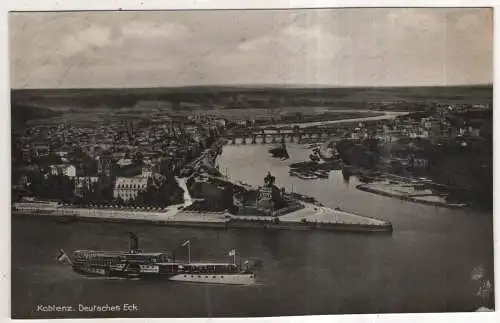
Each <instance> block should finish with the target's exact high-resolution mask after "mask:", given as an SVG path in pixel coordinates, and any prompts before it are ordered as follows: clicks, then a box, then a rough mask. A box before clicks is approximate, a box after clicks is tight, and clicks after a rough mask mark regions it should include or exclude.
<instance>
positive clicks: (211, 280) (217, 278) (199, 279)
mask: <svg viewBox="0 0 500 323" xmlns="http://www.w3.org/2000/svg"><path fill="white" fill-rule="evenodd" d="M73 270H74V271H75V272H77V273H78V274H81V275H86V276H97V277H116V278H128V279H145V280H151V279H154V280H156V279H157V280H169V281H177V282H191V283H204V284H221V285H252V284H254V283H255V274H253V273H227V274H205V273H203V274H202V273H181V274H180V273H164V272H140V271H120V270H111V269H110V268H103V267H93V266H83V267H73Z"/></svg>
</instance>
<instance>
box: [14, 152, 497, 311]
mask: <svg viewBox="0 0 500 323" xmlns="http://www.w3.org/2000/svg"><path fill="white" fill-rule="evenodd" d="M268 149H269V146H266V145H246V146H243V145H239V146H225V147H224V150H223V154H222V156H221V157H220V158H219V166H220V169H221V171H223V172H226V171H227V174H228V175H229V176H230V177H231V178H233V179H235V180H241V181H243V182H247V183H249V184H255V185H259V184H262V182H263V178H264V176H265V175H266V173H267V172H268V171H271V172H272V174H273V175H274V176H276V181H277V184H278V185H279V186H284V187H286V189H288V190H292V189H293V190H294V191H295V192H299V193H304V194H307V195H310V196H315V197H316V198H317V199H318V200H319V201H320V202H322V203H323V204H325V205H328V206H332V207H336V206H339V207H340V208H342V209H343V210H347V211H353V212H356V213H358V214H361V215H368V216H372V217H377V218H381V219H385V220H389V221H391V222H392V223H393V226H394V232H393V233H392V235H386V234H353V233H337V232H315V231H314V232H301V231H299V232H294V231H259V230H248V231H246V230H218V229H188V228H169V227H161V226H153V225H131V224H112V223H106V224H104V223H89V222H76V223H71V224H69V223H67V224H63V223H58V222H54V221H48V220H41V219H35V218H16V217H14V218H13V219H12V315H13V317H15V318H26V317H39V318H43V317H45V318H50V317H116V316H120V317H121V316H123V317H207V316H212V317H217V316H218V317H224V316H276V315H313V314H348V313H388V312H444V311H474V310H475V309H477V308H478V307H480V306H487V307H493V299H492V298H490V299H482V298H479V297H477V296H475V293H476V292H477V291H478V289H479V287H480V285H481V280H474V279H473V275H472V272H473V271H474V269H475V268H476V269H477V268H482V269H483V270H484V273H485V276H484V277H483V279H482V282H484V281H486V280H490V281H491V282H493V216H492V214H491V212H479V211H474V210H468V209H464V210H451V209H446V208H440V207H432V206H426V205H420V204H415V203H410V202H403V201H400V200H397V199H391V198H387V197H382V196H378V195H374V194H370V193H366V192H362V191H359V190H357V189H356V188H355V185H356V183H357V182H356V180H355V179H354V178H351V179H350V181H349V182H345V181H344V179H343V177H342V175H341V174H340V173H339V172H332V173H331V175H330V178H329V179H323V180H310V181H304V180H300V179H298V178H291V177H289V175H288V165H289V164H290V163H293V162H296V161H302V160H305V159H307V156H308V155H309V153H310V151H309V150H308V149H305V148H304V147H302V146H298V145H296V146H293V145H291V146H290V147H289V154H290V157H291V158H290V159H289V160H286V161H282V160H278V159H272V158H270V157H269V155H268V153H267V150H268ZM129 231H133V232H135V233H136V234H137V235H138V236H139V238H140V239H141V248H143V249H145V250H146V251H147V250H172V249H173V248H176V247H177V246H180V244H182V242H184V241H185V240H188V239H189V240H191V243H192V251H191V254H192V258H193V259H203V260H224V261H225V260H227V261H230V260H231V258H230V257H228V256H227V252H228V250H230V249H232V248H235V249H236V250H237V254H238V256H241V259H242V260H244V259H245V258H247V257H248V258H259V259H261V260H262V262H263V266H262V268H261V269H259V271H258V274H257V277H258V279H259V283H258V284H256V285H254V286H237V287H235V286H211V285H210V286H208V285H197V284H189V283H174V282H168V281H139V280H109V279H101V278H86V277H82V276H79V275H77V274H75V273H73V272H72V271H71V270H70V269H69V268H67V267H65V266H63V265H60V264H57V263H56V262H55V260H54V258H55V256H56V255H57V253H58V249H59V248H64V249H66V250H67V251H70V250H73V249H80V248H81V249H83V248H99V249H124V248H127V247H128V240H127V239H128V236H127V232H129ZM177 255H178V257H182V256H186V255H185V252H184V251H183V250H182V248H181V249H179V250H177ZM238 258H239V257H238ZM40 304H44V305H70V306H73V307H74V308H75V309H77V308H78V306H79V304H82V305H83V304H85V305H105V304H109V305H123V304H135V305H137V306H138V308H139V309H138V310H137V311H134V312H120V313H110V312H104V313H102V312H78V311H75V312H71V313H54V312H49V313H47V312H41V311H37V305H40Z"/></svg>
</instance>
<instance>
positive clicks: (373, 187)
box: [356, 181, 467, 208]
mask: <svg viewBox="0 0 500 323" xmlns="http://www.w3.org/2000/svg"><path fill="white" fill-rule="evenodd" d="M356 188H357V189H358V190H360V191H365V192H369V193H373V194H377V195H381V196H386V197H392V198H397V199H400V200H402V201H407V202H413V203H420V204H426V205H432V206H440V207H447V208H463V207H466V206H467V204H458V203H449V202H447V201H446V199H445V196H440V195H436V194H435V193H433V192H432V191H431V190H429V189H422V190H416V189H415V188H414V187H413V186H412V185H411V184H404V183H391V182H389V181H386V182H375V183H369V184H359V185H357V186H356Z"/></svg>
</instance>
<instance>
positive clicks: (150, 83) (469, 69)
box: [9, 8, 493, 89]
mask: <svg viewBox="0 0 500 323" xmlns="http://www.w3.org/2000/svg"><path fill="white" fill-rule="evenodd" d="M492 15H493V13H492V11H491V9H462V8H442V9H439V8H433V9H432V8H428V9H416V8H413V9H407V8H380V9H375V8H370V9H361V8H353V9H317V10H227V11H215V10H212V11H142V12H133V11H124V12H113V11H108V12H45V13H40V12H38V13H37V12H31V13H11V14H10V16H9V37H10V38H9V46H10V48H9V59H10V67H11V69H10V73H11V87H12V88H18V89H19V88H99V87H107V88H108V87H113V88H114V87H118V88H120V87H129V88H130V87H169V86H172V87H174V86H190V85H277V86H282V85H308V86H311V85H312V86H315V85H318V86H426V85H464V84H486V83H492V82H493V17H492Z"/></svg>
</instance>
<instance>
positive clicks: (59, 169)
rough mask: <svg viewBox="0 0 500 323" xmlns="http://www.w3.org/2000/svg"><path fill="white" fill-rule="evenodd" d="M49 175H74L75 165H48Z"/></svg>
mask: <svg viewBox="0 0 500 323" xmlns="http://www.w3.org/2000/svg"><path fill="white" fill-rule="evenodd" d="M49 169H50V175H54V176H57V175H59V176H67V177H70V178H74V177H76V167H75V166H73V165H50V166H49Z"/></svg>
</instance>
